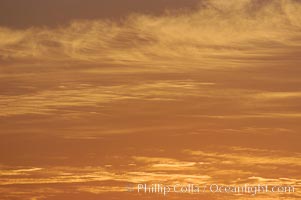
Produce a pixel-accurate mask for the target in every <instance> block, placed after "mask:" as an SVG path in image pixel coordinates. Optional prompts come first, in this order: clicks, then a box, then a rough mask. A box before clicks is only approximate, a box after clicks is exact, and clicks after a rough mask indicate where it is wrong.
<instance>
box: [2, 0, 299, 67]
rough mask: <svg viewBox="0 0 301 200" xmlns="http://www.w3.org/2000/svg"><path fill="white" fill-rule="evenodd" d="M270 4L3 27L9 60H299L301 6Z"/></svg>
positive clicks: (195, 63) (214, 4)
mask: <svg viewBox="0 0 301 200" xmlns="http://www.w3.org/2000/svg"><path fill="white" fill-rule="evenodd" d="M267 2H268V3H266V4H262V5H261V4H260V3H259V2H258V1H254V0H245V1H241V2H240V3H237V1H234V0H231V1H227V3H225V2H224V1H219V0H217V1H204V2H203V3H202V6H200V8H199V10H198V11H195V12H190V13H185V12H184V13H179V14H176V15H175V14H166V15H163V16H149V15H143V14H136V15H132V16H129V17H128V19H127V20H125V21H124V22H123V23H122V24H119V23H116V22H113V21H108V20H95V21H78V22H73V23H72V24H70V25H69V26H63V27H61V28H31V29H26V30H19V31H16V30H12V29H8V28H1V30H0V38H3V39H1V42H0V46H1V49H2V50H1V52H0V55H1V60H2V62H8V63H15V62H22V63H23V64H24V63H26V62H28V63H34V64H38V63H57V62H58V63H66V62H69V63H70V62H71V63H72V62H77V63H117V64H129V63H130V64H131V65H150V64H151V65H152V66H153V67H162V66H164V65H168V66H170V67H174V68H176V67H177V66H178V67H179V66H181V67H183V65H185V66H187V65H189V67H190V68H191V67H192V68H194V67H197V68H199V67H201V68H202V67H203V68H206V67H210V68H212V67H237V66H241V65H243V64H245V65H246V64H248V62H253V63H254V62H257V61H258V62H262V61H263V60H265V61H269V62H275V60H279V59H280V60H286V61H290V62H299V59H298V58H297V57H296V56H295V57H290V55H294V53H295V54H296V53H300V52H299V50H298V49H299V47H300V45H301V43H300V42H298V41H300V38H299V39H298V35H299V34H298V32H299V31H300V27H301V24H300V21H301V20H299V19H300V14H299V13H300V10H301V6H300V3H298V1H293V0H283V1H273V0H271V1H267ZM255 5H257V6H258V5H259V6H258V7H256V6H255ZM208 65H209V66H208Z"/></svg>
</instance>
